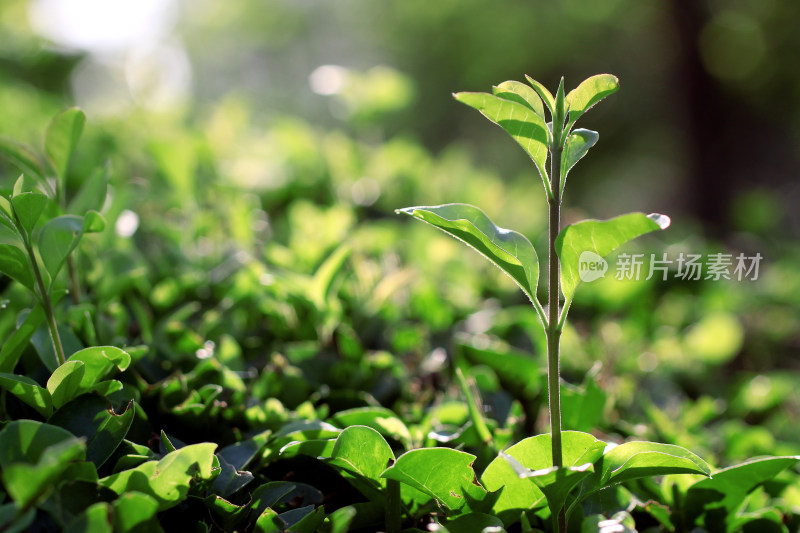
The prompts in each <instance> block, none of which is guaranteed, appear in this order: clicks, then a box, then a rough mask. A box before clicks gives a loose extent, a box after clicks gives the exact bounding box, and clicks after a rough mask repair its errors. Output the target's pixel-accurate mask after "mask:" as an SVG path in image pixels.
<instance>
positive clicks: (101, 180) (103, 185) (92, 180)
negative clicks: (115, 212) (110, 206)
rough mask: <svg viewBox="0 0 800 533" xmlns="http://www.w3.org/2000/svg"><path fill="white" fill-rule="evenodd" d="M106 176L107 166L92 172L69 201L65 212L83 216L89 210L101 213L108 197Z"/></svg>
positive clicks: (107, 172)
mask: <svg viewBox="0 0 800 533" xmlns="http://www.w3.org/2000/svg"><path fill="white" fill-rule="evenodd" d="M108 174H109V166H108V165H107V164H106V165H103V166H102V167H100V168H98V169H96V170H95V171H94V172H92V173H91V174H90V175H89V177H88V178H86V180H84V182H83V183H82V184H81V186H80V189H78V192H77V193H76V194H75V196H74V197H73V198H72V200H70V202H69V206H68V207H67V212H68V213H70V214H73V215H83V214H86V212H87V211H90V210H94V211H101V210H102V208H103V205H104V204H105V202H106V196H107V195H108Z"/></svg>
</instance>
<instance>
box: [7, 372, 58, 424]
mask: <svg viewBox="0 0 800 533" xmlns="http://www.w3.org/2000/svg"><path fill="white" fill-rule="evenodd" d="M0 387H2V388H4V389H5V390H7V391H8V392H10V393H11V394H13V395H14V396H16V397H17V398H19V399H20V400H22V401H23V402H25V403H26V404H28V405H30V406H31V407H33V408H34V409H36V410H37V411H38V412H39V414H40V415H42V416H43V417H45V418H47V417H49V416H50V415H51V414H52V413H53V402H52V401H51V400H50V393H49V392H47V389H45V388H44V387H40V386H39V384H38V383H36V382H35V381H34V380H32V379H31V378H29V377H26V376H17V375H14V374H6V373H0Z"/></svg>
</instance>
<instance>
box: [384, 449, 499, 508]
mask: <svg viewBox="0 0 800 533" xmlns="http://www.w3.org/2000/svg"><path fill="white" fill-rule="evenodd" d="M474 461H475V456H474V455H470V454H468V453H465V452H462V451H458V450H454V449H452V448H421V449H416V450H411V451H408V452H406V453H404V454H403V455H401V456H400V457H398V458H397V461H395V463H394V465H392V466H391V467H389V468H387V469H386V470H385V471H384V472H383V474H381V477H383V478H386V479H393V480H395V481H400V482H401V483H405V484H407V485H409V486H411V487H413V488H415V489H417V490H418V491H420V492H422V493H424V494H426V495H428V496H430V497H432V498H435V499H436V500H437V501H438V502H439V503H440V504H441V505H443V506H444V508H445V509H446V510H448V511H458V510H460V509H461V508H463V507H465V506H467V507H468V508H469V505H467V504H468V502H471V501H481V500H483V499H484V498H485V496H486V490H484V488H483V487H482V486H481V485H480V484H479V483H478V482H477V480H476V478H475V472H474V471H473V469H472V463H473V462H474Z"/></svg>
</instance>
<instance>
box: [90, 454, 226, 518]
mask: <svg viewBox="0 0 800 533" xmlns="http://www.w3.org/2000/svg"><path fill="white" fill-rule="evenodd" d="M216 447H217V445H216V444H214V443H209V442H204V443H200V444H190V445H189V446H186V447H184V448H181V449H179V450H176V451H174V452H171V453H169V454H167V455H166V456H165V457H164V458H163V459H161V460H160V461H148V462H146V463H143V464H141V465H139V466H137V467H136V468H133V469H130V470H123V471H122V472H118V473H116V474H112V475H110V476H108V477H105V478H103V479H101V480H100V484H101V485H103V486H105V487H108V488H110V489H111V490H113V491H114V492H116V493H117V494H120V495H121V494H124V493H125V492H129V491H138V492H142V493H144V494H148V495H150V496H152V497H154V498H155V499H156V500H157V501H158V509H159V511H163V510H165V509H169V508H170V507H174V506H175V505H177V504H178V503H180V502H181V501H183V500H184V499H186V497H187V495H188V493H189V487H190V484H191V482H192V480H193V479H197V480H213V479H214V477H215V476H216V474H217V473H218V471H213V470H212V466H213V463H214V449H215V448H216Z"/></svg>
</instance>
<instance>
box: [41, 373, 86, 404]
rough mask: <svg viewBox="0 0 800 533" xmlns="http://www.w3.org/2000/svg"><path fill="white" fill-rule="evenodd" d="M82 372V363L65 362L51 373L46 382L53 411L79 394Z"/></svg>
mask: <svg viewBox="0 0 800 533" xmlns="http://www.w3.org/2000/svg"><path fill="white" fill-rule="evenodd" d="M83 372H84V364H83V361H67V362H66V363H64V364H63V365H61V366H59V367H58V368H56V369H55V370H54V371H53V374H52V375H51V376H50V379H48V380H47V390H48V391H49V392H50V396H51V397H52V399H53V407H54V408H55V409H58V408H59V407H61V406H62V405H64V404H65V403H67V402H68V401H70V400H71V399H73V398H74V397H76V396H77V395H78V394H80V391H81V380H82V379H83Z"/></svg>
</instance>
